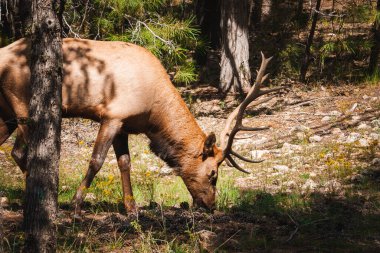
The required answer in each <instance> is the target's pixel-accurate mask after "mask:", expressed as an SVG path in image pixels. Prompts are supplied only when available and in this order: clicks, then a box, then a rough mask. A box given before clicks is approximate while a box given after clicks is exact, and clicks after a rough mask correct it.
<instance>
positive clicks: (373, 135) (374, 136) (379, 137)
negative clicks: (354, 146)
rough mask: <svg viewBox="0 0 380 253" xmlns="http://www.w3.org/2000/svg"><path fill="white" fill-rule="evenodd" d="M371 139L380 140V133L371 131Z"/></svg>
mask: <svg viewBox="0 0 380 253" xmlns="http://www.w3.org/2000/svg"><path fill="white" fill-rule="evenodd" d="M369 139H370V140H372V141H379V140H380V135H379V134H376V133H370V134H369Z"/></svg>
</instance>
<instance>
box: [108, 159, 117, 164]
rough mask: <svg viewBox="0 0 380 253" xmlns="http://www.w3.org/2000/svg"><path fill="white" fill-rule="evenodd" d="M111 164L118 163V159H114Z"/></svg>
mask: <svg viewBox="0 0 380 253" xmlns="http://www.w3.org/2000/svg"><path fill="white" fill-rule="evenodd" d="M109 164H117V160H116V159H112V160H111V161H110V162H109Z"/></svg>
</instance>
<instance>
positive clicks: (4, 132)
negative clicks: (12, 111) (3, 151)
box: [0, 118, 17, 146]
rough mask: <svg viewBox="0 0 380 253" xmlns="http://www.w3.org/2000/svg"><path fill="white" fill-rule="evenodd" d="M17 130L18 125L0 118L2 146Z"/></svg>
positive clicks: (0, 142) (0, 140) (0, 143)
mask: <svg viewBox="0 0 380 253" xmlns="http://www.w3.org/2000/svg"><path fill="white" fill-rule="evenodd" d="M16 128H17V123H16V122H12V121H7V119H2V118H0V146H1V145H2V144H3V143H4V142H5V141H6V140H7V139H8V138H9V136H11V134H12V133H13V132H14V131H15V129H16Z"/></svg>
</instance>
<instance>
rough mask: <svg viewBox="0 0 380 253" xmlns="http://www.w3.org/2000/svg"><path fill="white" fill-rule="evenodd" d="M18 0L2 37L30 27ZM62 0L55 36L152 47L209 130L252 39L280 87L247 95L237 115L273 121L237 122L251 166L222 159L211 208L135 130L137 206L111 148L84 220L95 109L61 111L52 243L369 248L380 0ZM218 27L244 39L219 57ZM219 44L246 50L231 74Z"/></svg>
mask: <svg viewBox="0 0 380 253" xmlns="http://www.w3.org/2000/svg"><path fill="white" fill-rule="evenodd" d="M25 2H28V1H24V0H0V14H1V15H0V46H1V47H3V46H6V45H8V44H10V43H12V42H13V41H15V40H17V39H19V38H22V37H25V36H28V34H29V32H30V28H28V27H26V26H24V25H23V24H24V23H27V22H26V20H25V19H26V17H28V16H29V14H28V11H27V10H28V9H29V8H30V6H27V5H26V4H25ZM63 3H64V4H63V5H62V6H60V9H59V10H58V12H59V13H60V15H61V16H62V28H63V31H62V35H63V37H73V38H85V39H94V40H109V41H111V40H113V41H126V42H132V43H136V44H139V45H141V46H143V47H145V48H147V49H149V50H150V51H151V52H152V53H153V54H154V55H156V56H157V57H158V58H159V59H160V60H161V62H162V63H163V65H164V66H165V68H166V70H167V72H168V74H169V76H170V78H171V79H172V81H173V83H174V85H175V86H176V88H177V89H178V90H179V92H180V94H181V96H182V98H183V99H184V100H185V102H186V104H187V106H188V107H189V109H190V111H191V113H192V114H193V115H194V116H195V117H196V120H197V122H198V124H199V125H200V127H201V128H202V130H203V131H204V132H205V133H209V132H215V133H219V132H221V131H222V129H223V128H224V124H225V121H226V117H227V115H228V114H229V113H231V112H232V111H233V110H234V109H235V108H236V106H238V105H239V103H240V102H241V97H242V96H241V93H242V92H244V89H242V88H244V87H234V85H235V84H236V83H237V84H238V86H239V85H241V83H240V81H241V80H245V81H247V82H248V83H252V82H253V80H255V78H256V75H257V74H256V70H257V69H259V65H260V62H261V54H260V52H264V54H265V55H266V56H267V57H269V56H273V59H272V61H271V62H270V64H269V66H268V72H269V73H270V75H269V78H268V80H267V82H265V83H264V84H263V85H264V86H269V87H271V88H273V87H277V86H281V87H285V88H286V89H285V90H281V91H279V92H278V93H277V94H275V95H274V96H273V97H270V98H271V100H269V99H268V100H266V99H267V98H268V97H269V96H267V97H265V98H264V99H263V100H265V102H264V103H263V104H260V105H258V106H251V107H248V109H247V111H246V115H245V117H244V119H243V123H244V125H246V126H249V127H268V129H265V130H263V131H260V132H257V133H256V132H255V133H251V132H240V133H239V135H238V136H237V139H236V140H235V142H234V150H236V151H239V153H242V154H243V155H244V156H246V157H250V158H251V159H254V160H263V162H262V163H257V164H253V165H252V164H249V163H245V162H243V161H239V162H240V163H239V164H241V166H242V168H244V169H245V170H248V171H249V172H251V174H248V175H246V174H243V173H241V172H239V171H237V170H235V169H233V168H230V167H228V166H227V165H226V164H225V163H223V164H222V165H221V166H220V168H219V171H218V174H219V176H218V182H217V191H218V192H217V196H218V197H217V203H216V210H215V212H214V213H212V214H211V213H207V212H205V211H204V210H203V211H202V210H198V209H193V207H192V205H191V202H192V198H191V196H190V194H189V192H188V190H187V189H186V187H185V185H184V184H183V181H182V180H181V178H180V177H178V176H177V175H176V172H175V171H173V170H172V169H171V168H169V167H168V166H167V165H166V164H165V163H164V162H163V161H162V160H160V159H159V158H157V156H155V155H154V154H153V153H152V152H151V151H150V149H149V140H148V139H147V138H146V137H145V136H142V135H132V136H130V139H129V147H130V150H131V163H132V173H131V177H132V187H133V192H134V198H135V199H136V202H137V205H138V206H139V208H140V212H139V214H138V215H137V216H133V215H128V214H127V213H126V210H125V209H124V206H123V204H122V198H123V195H122V187H121V180H120V173H119V170H118V168H117V163H118V161H117V157H116V156H115V154H114V152H113V150H111V151H110V152H109V153H108V155H107V159H106V160H105V162H104V165H103V167H102V169H101V171H100V172H99V174H98V175H97V176H96V178H95V180H94V182H93V184H92V185H91V187H90V188H89V189H88V190H87V192H86V193H87V194H86V197H85V202H84V207H83V209H84V215H83V217H82V219H81V220H76V219H74V218H73V215H72V214H73V207H72V198H73V196H74V194H75V192H76V189H77V187H78V185H79V184H80V182H81V181H82V179H83V177H84V175H85V172H86V171H87V169H88V164H89V161H90V159H91V154H92V148H93V146H94V142H95V136H96V134H97V131H98V129H99V124H98V123H95V122H93V121H90V120H86V119H78V118H75V119H64V120H63V123H62V150H61V160H60V168H59V173H60V182H59V197H58V204H59V215H58V219H57V225H56V227H57V233H58V248H57V251H58V252H149V253H150V252H178V253H180V252H181V253H182V252H189V253H190V252H191V253H192V252H380V251H379V249H380V243H379V242H380V120H379V118H380V110H379V109H380V89H379V84H380V70H379V61H378V56H379V52H380V0H307V1H306V0H244V1H240V0H235V1H233V0H66V1H63ZM228 4H229V5H228ZM225 21H230V23H229V22H225ZM226 24H236V26H234V29H235V30H229V29H226ZM237 31H238V32H239V33H240V32H241V34H243V35H244V36H240V39H241V38H243V37H246V38H247V41H246V42H244V41H241V40H240V41H238V40H237V39H236V37H234V36H233V35H234V34H237V33H238V32H237ZM235 39H236V41H234V40H235ZM229 41H232V42H233V43H235V44H234V45H239V46H241V45H244V48H245V49H246V51H244V50H240V48H239V47H238V46H232V47H230V49H231V48H238V50H236V51H237V52H235V53H236V54H235V55H229V56H228V55H227V56H226V53H225V52H226V44H228V42H229ZM244 43H246V44H244ZM0 57H1V55H0ZM225 58H230V60H231V58H234V59H235V60H236V59H240V60H241V59H242V60H241V61H242V62H244V65H243V64H240V65H239V66H238V68H236V69H235V70H234V71H235V72H234V75H240V74H242V75H243V78H242V79H240V81H236V80H237V79H239V77H237V76H234V78H233V81H231V83H227V85H226V84H225V83H224V82H223V81H224V77H223V75H225V73H226V71H225V68H226V66H227V64H226V63H225V62H226V61H225V60H226V59H225ZM245 59H249V62H245ZM247 68H248V70H247ZM227 72H228V71H227ZM264 88H265V87H264ZM239 92H240V94H239ZM14 141H15V136H14V135H13V136H12V137H10V138H9V139H8V140H7V141H6V142H5V143H4V144H2V145H1V146H0V252H1V251H2V250H3V251H5V252H20V251H21V250H22V248H23V246H24V244H25V234H24V232H23V213H22V208H23V200H24V197H25V195H24V194H25V193H24V188H25V183H24V176H23V174H22V173H21V172H20V169H19V168H18V166H17V165H16V163H15V162H14V160H13V159H12V156H11V150H12V147H13V143H14ZM218 142H219V140H218ZM218 144H219V143H218Z"/></svg>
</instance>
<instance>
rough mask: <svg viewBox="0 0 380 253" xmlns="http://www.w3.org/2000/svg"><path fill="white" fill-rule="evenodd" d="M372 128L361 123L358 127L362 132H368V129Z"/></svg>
mask: <svg viewBox="0 0 380 253" xmlns="http://www.w3.org/2000/svg"><path fill="white" fill-rule="evenodd" d="M370 128H371V127H370V126H369V125H367V124H366V123H361V124H360V125H359V126H358V129H360V130H367V129H370Z"/></svg>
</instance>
